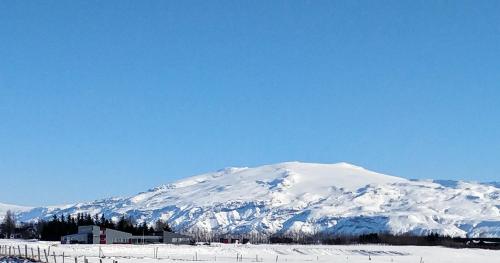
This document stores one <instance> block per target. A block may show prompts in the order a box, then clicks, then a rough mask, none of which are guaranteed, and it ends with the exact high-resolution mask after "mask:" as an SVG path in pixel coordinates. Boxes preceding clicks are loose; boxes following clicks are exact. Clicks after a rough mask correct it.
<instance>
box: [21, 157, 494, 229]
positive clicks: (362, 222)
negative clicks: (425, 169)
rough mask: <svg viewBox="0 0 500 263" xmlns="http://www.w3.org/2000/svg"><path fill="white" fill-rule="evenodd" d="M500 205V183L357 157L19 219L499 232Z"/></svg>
mask: <svg viewBox="0 0 500 263" xmlns="http://www.w3.org/2000/svg"><path fill="white" fill-rule="evenodd" d="M499 209H500V188H499V186H498V184H494V183H490V184H486V183H475V182H463V181H433V180H408V179H404V178H400V177H394V176H389V175H384V174H380V173H376V172H372V171H369V170H366V169H364V168H361V167H358V166H355V165H351V164H347V163H337V164H316V163H301V162H287V163H279V164H273V165H264V166H260V167H255V168H226V169H223V170H220V171H217V172H213V173H207V174H202V175H198V176H193V177H189V178H186V179H183V180H179V181H176V182H173V183H171V184H167V185H162V186H159V187H156V188H154V189H151V190H149V191H146V192H143V193H140V194H138V195H135V196H131V197H124V198H109V199H103V200H97V201H93V202H88V203H79V204H74V205H67V206H60V207H57V206H55V207H45V208H44V207H41V208H34V209H31V210H29V211H27V212H24V213H21V214H20V215H19V218H20V220H22V221H30V220H37V219H39V218H50V217H51V216H52V215H53V214H58V215H59V214H62V213H63V214H65V215H67V214H72V215H75V214H76V213H90V214H96V213H99V214H104V215H105V216H106V217H107V218H114V219H117V218H118V217H119V216H121V215H123V214H127V215H130V216H133V217H135V218H136V219H137V220H138V221H139V222H142V221H146V222H148V223H151V224H152V223H153V222H154V221H156V220H158V219H164V220H167V221H168V222H169V224H170V225H171V226H173V228H174V230H176V231H180V232H194V231H198V232H199V231H205V232H216V233H222V234H223V233H233V234H245V233H260V234H273V233H290V232H304V233H315V232H327V233H336V234H346V235H357V234H362V233H371V232H379V233H380V232H390V233H395V234H402V233H411V234H421V235H424V234H428V233H431V232H432V233H439V234H446V235H451V236H473V237H498V236H500V211H499Z"/></svg>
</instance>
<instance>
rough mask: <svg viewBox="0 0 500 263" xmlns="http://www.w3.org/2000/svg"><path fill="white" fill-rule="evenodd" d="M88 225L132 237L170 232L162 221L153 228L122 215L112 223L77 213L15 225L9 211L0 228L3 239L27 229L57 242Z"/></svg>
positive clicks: (104, 218)
mask: <svg viewBox="0 0 500 263" xmlns="http://www.w3.org/2000/svg"><path fill="white" fill-rule="evenodd" d="M88 225H97V226H100V227H105V228H109V229H115V230H119V231H124V232H128V233H131V234H132V235H152V234H153V233H155V232H157V231H172V229H171V228H170V226H169V225H168V223H167V222H166V221H163V220H158V221H156V222H155V224H154V226H148V225H147V223H146V222H143V223H141V224H138V223H136V221H135V220H134V219H133V218H132V217H127V216H124V215H123V216H121V217H120V218H119V219H118V221H116V222H114V221H113V220H111V219H108V218H106V217H105V216H104V214H102V215H99V214H96V215H94V216H91V215H90V214H87V213H78V214H77V215H76V216H72V215H69V214H68V215H66V216H65V215H64V214H61V215H60V216H56V215H53V216H52V219H50V220H40V221H38V222H37V223H31V224H20V225H17V224H16V220H15V215H14V213H12V212H11V211H7V213H6V215H5V217H4V220H3V222H2V224H1V225H0V227H1V230H2V231H1V232H2V233H3V235H2V236H3V237H4V238H10V237H11V236H12V235H14V234H16V233H17V234H21V232H24V231H27V229H29V231H32V232H34V234H33V238H37V239H40V240H44V241H59V240H61V237H62V236H65V235H70V234H76V233H77V232H78V227H80V226H88Z"/></svg>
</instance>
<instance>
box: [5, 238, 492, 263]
mask: <svg viewBox="0 0 500 263" xmlns="http://www.w3.org/2000/svg"><path fill="white" fill-rule="evenodd" d="M0 245H3V246H11V247H13V248H21V253H22V254H23V253H25V251H26V249H25V245H26V246H27V251H28V256H31V251H32V250H31V249H32V248H33V255H34V257H35V258H36V257H38V256H37V254H38V253H37V251H38V248H39V249H40V251H41V257H42V259H43V257H44V256H43V255H44V251H47V253H48V254H49V255H51V256H50V257H49V262H51V263H52V262H63V261H62V255H63V254H64V256H65V262H74V258H75V257H77V261H78V262H83V261H84V258H85V259H87V260H88V262H89V263H98V262H103V263H112V262H113V260H117V261H118V262H119V263H132V262H134V263H137V262H141V263H157V262H160V263H161V262H194V261H197V262H200V261H202V262H236V257H237V256H238V257H239V258H241V261H240V262H273V263H275V262H322V263H327V262H328V263H331V262H350V263H362V262H363V263H366V262H373V263H377V262H381V263H384V262H386V263H389V262H395V263H418V262H427V263H432V262H439V263H470V262H481V263H497V262H498V258H499V257H500V251H498V250H496V251H495V250H485V249H451V248H444V247H425V246H420V247H416V246H384V245H345V246H344V245H343V246H340V245H339V246H330V245H251V244H247V245H240V244H218V243H212V244H211V245H201V246H189V245H165V244H157V245H61V244H58V243H56V242H26V241H20V240H0ZM16 250H17V251H18V249H16ZM17 251H16V253H18V252H17ZM155 251H157V258H155V256H154V255H155ZM53 255H56V259H57V261H54V260H53ZM99 256H101V258H99ZM43 260H44V259H43ZM44 261H45V260H44ZM3 262H9V261H1V260H0V263H3ZM15 262H16V261H15ZM19 262H23V261H19Z"/></svg>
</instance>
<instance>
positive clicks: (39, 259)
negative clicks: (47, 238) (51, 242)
mask: <svg viewBox="0 0 500 263" xmlns="http://www.w3.org/2000/svg"><path fill="white" fill-rule="evenodd" d="M36 248H37V249H38V261H42V259H41V258H40V247H36Z"/></svg>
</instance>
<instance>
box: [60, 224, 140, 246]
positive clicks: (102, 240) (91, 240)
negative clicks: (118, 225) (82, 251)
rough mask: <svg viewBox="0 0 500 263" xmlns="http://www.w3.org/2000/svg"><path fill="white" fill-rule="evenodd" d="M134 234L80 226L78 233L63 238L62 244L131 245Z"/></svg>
mask: <svg viewBox="0 0 500 263" xmlns="http://www.w3.org/2000/svg"><path fill="white" fill-rule="evenodd" d="M130 238H132V234H130V233H127V232H123V231H118V230H114V229H109V228H104V227H99V226H80V227H78V233H77V234H73V235H67V236H63V237H62V238H61V243H62V244H129V243H130Z"/></svg>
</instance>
